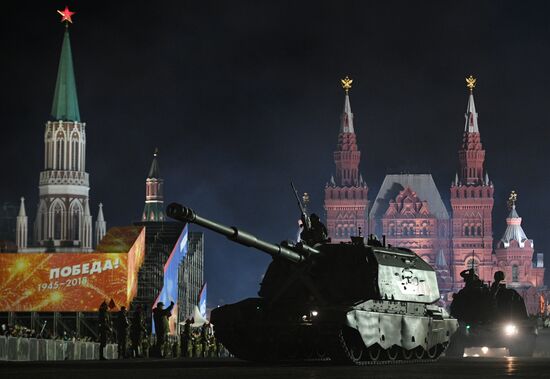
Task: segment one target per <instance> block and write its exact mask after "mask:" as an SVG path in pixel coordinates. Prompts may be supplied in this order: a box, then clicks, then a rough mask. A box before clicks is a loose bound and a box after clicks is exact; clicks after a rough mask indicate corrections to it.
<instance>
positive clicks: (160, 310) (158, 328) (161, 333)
mask: <svg viewBox="0 0 550 379" xmlns="http://www.w3.org/2000/svg"><path fill="white" fill-rule="evenodd" d="M173 308H174V302H173V301H172V302H170V306H169V307H168V308H166V309H164V303H163V302H161V301H159V302H158V303H157V307H156V308H155V309H153V318H154V320H155V333H156V335H157V345H156V348H157V350H158V352H159V354H160V356H161V357H162V358H164V356H165V355H166V354H165V351H164V349H165V345H166V336H167V335H168V331H169V329H170V324H169V323H168V318H169V317H170V315H171V312H172V309H173Z"/></svg>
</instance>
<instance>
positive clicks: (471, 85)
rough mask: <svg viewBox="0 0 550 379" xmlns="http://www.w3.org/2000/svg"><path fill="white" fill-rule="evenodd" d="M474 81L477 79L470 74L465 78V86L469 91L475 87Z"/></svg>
mask: <svg viewBox="0 0 550 379" xmlns="http://www.w3.org/2000/svg"><path fill="white" fill-rule="evenodd" d="M476 82H477V79H476V78H474V77H473V76H472V75H470V77H469V78H466V87H468V88H469V89H470V92H472V91H473V90H474V88H475V87H476Z"/></svg>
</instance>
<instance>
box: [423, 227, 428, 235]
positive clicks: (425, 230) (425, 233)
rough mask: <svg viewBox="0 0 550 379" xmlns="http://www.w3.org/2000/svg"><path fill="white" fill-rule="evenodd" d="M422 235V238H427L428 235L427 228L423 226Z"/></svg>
mask: <svg viewBox="0 0 550 379" xmlns="http://www.w3.org/2000/svg"><path fill="white" fill-rule="evenodd" d="M422 235H423V236H427V235H428V228H426V227H425V226H424V227H422Z"/></svg>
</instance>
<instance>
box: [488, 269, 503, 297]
mask: <svg viewBox="0 0 550 379" xmlns="http://www.w3.org/2000/svg"><path fill="white" fill-rule="evenodd" d="M493 278H494V279H495V281H494V282H493V284H491V296H493V297H495V298H496V297H497V296H498V292H499V290H500V289H501V288H502V287H506V286H505V285H504V284H503V283H502V284H501V283H500V282H502V281H503V280H504V272H502V271H497V272H495V274H494V275H493Z"/></svg>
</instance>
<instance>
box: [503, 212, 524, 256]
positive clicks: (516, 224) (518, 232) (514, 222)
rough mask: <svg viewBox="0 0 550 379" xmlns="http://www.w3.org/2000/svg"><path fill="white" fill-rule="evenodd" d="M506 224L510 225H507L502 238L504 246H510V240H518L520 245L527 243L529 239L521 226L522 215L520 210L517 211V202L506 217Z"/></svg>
mask: <svg viewBox="0 0 550 379" xmlns="http://www.w3.org/2000/svg"><path fill="white" fill-rule="evenodd" d="M506 224H508V226H507V227H506V231H505V232H504V236H502V238H501V241H502V242H503V244H504V247H508V246H509V245H510V241H517V242H518V243H519V246H520V247H523V246H524V245H525V241H527V236H526V235H525V232H524V231H523V228H522V227H521V217H519V215H518V212H517V211H516V205H515V204H513V205H512V209H511V210H510V214H509V215H508V218H506Z"/></svg>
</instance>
